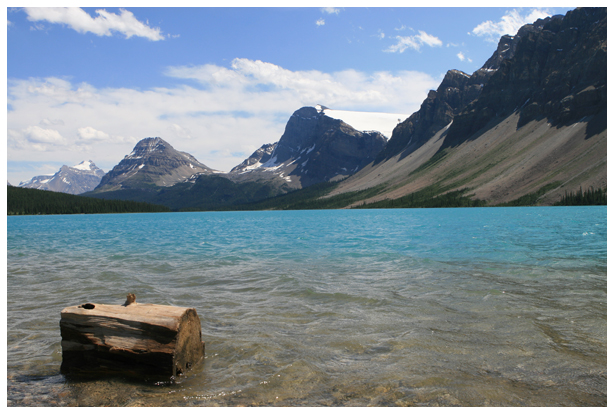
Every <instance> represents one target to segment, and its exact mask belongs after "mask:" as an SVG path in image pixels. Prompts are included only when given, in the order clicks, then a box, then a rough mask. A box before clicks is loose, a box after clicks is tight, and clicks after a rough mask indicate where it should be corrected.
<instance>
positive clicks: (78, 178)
mask: <svg viewBox="0 0 614 414" xmlns="http://www.w3.org/2000/svg"><path fill="white" fill-rule="evenodd" d="M103 176H104V171H103V170H101V169H100V168H98V167H97V166H96V164H94V162H93V161H91V160H89V161H82V162H81V163H79V164H77V165H75V166H72V167H69V166H68V165H63V166H62V167H61V168H60V170H59V171H58V172H56V173H55V174H49V175H39V176H36V177H33V178H32V179H30V180H28V181H25V182H21V183H19V186H20V187H26V188H36V189H39V190H47V191H55V192H59V193H67V194H82V193H85V192H87V191H91V190H93V189H94V188H96V186H97V185H98V184H99V183H100V180H101V178H102V177H103Z"/></svg>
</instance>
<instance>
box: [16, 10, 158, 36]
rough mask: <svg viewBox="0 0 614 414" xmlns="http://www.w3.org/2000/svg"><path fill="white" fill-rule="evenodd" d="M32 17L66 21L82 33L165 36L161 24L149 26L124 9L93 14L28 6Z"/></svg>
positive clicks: (57, 21)
mask: <svg viewBox="0 0 614 414" xmlns="http://www.w3.org/2000/svg"><path fill="white" fill-rule="evenodd" d="M24 10H25V12H26V14H27V15H28V20H30V21H33V22H37V21H47V22H49V23H57V24H65V25H67V26H68V27H70V28H72V29H73V30H76V31H77V32H79V33H87V32H91V33H94V34H95V35H98V36H111V35H112V32H119V33H122V34H123V35H124V36H126V38H131V37H132V36H137V37H144V38H146V39H149V40H154V41H155V40H163V39H164V36H163V35H162V34H161V33H160V29H159V28H152V27H149V26H148V24H145V23H142V22H140V21H138V20H137V19H136V17H134V14H132V12H129V11H128V10H124V9H121V10H120V14H119V15H117V14H114V13H109V12H107V11H106V10H104V9H100V10H96V14H98V17H95V18H92V17H91V16H90V15H89V14H88V13H87V12H85V11H84V10H83V9H81V8H79V7H25V8H24Z"/></svg>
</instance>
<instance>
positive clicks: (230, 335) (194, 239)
mask: <svg viewBox="0 0 614 414" xmlns="http://www.w3.org/2000/svg"><path fill="white" fill-rule="evenodd" d="M606 215H607V212H606V208H605V207H569V208H566V207H545V208H483V209H482V208H474V209H408V210H359V211H341V210H332V211H281V212H279V211H277V212H273V211H270V212H268V211H261V212H215V213H214V212H211V213H208V212H200V213H169V214H123V215H79V216H28V217H8V218H7V298H8V299H7V340H8V341H7V398H8V400H7V404H8V406H194V405H195V406H200V405H207V406H273V405H279V406H604V405H607V389H606V388H607V366H606V362H607V337H606V325H607V263H606V262H607V225H606ZM129 292H134V293H136V296H137V301H138V302H142V303H157V304H166V305H176V306H185V307H194V308H196V310H197V312H198V314H199V316H200V319H201V324H202V331H203V339H204V340H205V342H206V358H205V360H204V361H203V363H202V364H201V365H199V366H198V367H197V368H195V369H194V370H192V371H190V372H189V373H188V374H187V375H186V376H184V377H180V378H178V380H177V381H176V382H172V383H171V382H164V383H143V382H138V381H133V380H131V381H128V380H122V379H120V378H100V379H99V380H89V381H76V380H73V379H67V378H65V377H64V376H63V375H61V374H60V372H59V369H60V364H61V359H62V356H61V345H60V340H61V338H60V330H59V321H60V311H61V310H62V309H63V308H64V307H66V306H72V305H77V304H81V303H85V302H94V303H107V304H121V303H123V301H124V299H125V295H126V294H127V293H129Z"/></svg>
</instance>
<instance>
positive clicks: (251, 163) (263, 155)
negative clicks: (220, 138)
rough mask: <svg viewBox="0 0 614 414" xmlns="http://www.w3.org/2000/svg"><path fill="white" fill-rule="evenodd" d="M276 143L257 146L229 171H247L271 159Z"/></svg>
mask: <svg viewBox="0 0 614 414" xmlns="http://www.w3.org/2000/svg"><path fill="white" fill-rule="evenodd" d="M276 146H277V143H274V144H264V145H263V146H261V147H260V148H258V149H257V150H256V151H254V153H253V154H252V155H250V156H249V157H248V158H247V159H246V160H245V161H243V162H242V163H241V164H239V165H237V166H236V167H234V168H233V169H232V170H230V172H231V173H232V172H243V171H248V170H250V169H254V168H258V167H259V166H260V165H262V164H264V163H266V162H267V161H268V160H270V159H271V154H272V153H273V150H275V147H276Z"/></svg>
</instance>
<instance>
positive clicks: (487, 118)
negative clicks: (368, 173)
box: [376, 8, 607, 163]
mask: <svg viewBox="0 0 614 414" xmlns="http://www.w3.org/2000/svg"><path fill="white" fill-rule="evenodd" d="M606 31H607V14H606V9H605V8H596V9H576V10H573V11H570V12H569V13H567V15H566V16H565V17H563V16H553V17H550V18H547V19H540V20H537V21H536V22H535V23H533V24H528V25H525V26H523V27H522V28H521V29H520V30H519V31H518V33H517V35H516V36H507V35H506V36H503V37H502V38H501V40H500V41H499V44H498V46H497V50H496V51H495V52H494V53H493V55H492V56H491V57H490V58H489V59H488V60H487V61H486V63H485V64H484V65H483V66H482V68H480V69H479V70H477V71H476V72H474V73H473V74H472V75H471V76H469V75H467V74H464V73H463V72H460V71H456V70H451V71H449V72H448V73H447V74H446V76H445V77H444V80H443V81H442V83H441V85H440V86H439V87H438V88H437V90H436V91H430V92H429V94H428V96H427V98H426V99H425V100H424V102H423V103H422V105H421V107H420V110H419V111H418V112H416V113H414V114H412V115H411V116H410V117H409V118H408V119H406V120H405V121H404V122H402V123H401V124H399V125H398V126H397V127H396V128H395V130H394V132H393V134H392V137H391V138H390V141H389V142H388V144H387V146H386V149H385V150H384V151H383V152H382V153H381V154H379V156H378V157H377V158H376V163H379V162H381V161H383V160H386V159H390V158H391V157H393V156H395V155H397V154H400V153H401V154H402V156H406V155H407V154H410V153H412V152H413V151H415V150H416V149H417V148H419V147H420V146H421V145H422V144H424V143H425V142H426V141H427V140H428V139H430V138H431V137H432V136H433V135H434V134H435V133H436V132H437V131H440V130H441V129H442V128H444V127H446V126H447V125H450V129H449V130H448V131H447V135H446V138H445V142H444V145H443V147H444V148H445V147H450V146H454V145H458V144H459V143H460V142H463V140H465V139H468V138H469V137H470V136H471V135H472V134H474V133H476V132H478V131H479V130H480V129H481V128H483V127H484V126H486V124H488V123H489V122H496V120H497V119H501V118H503V117H506V116H508V115H510V114H511V113H513V112H515V111H520V115H521V116H520V121H519V127H520V126H522V125H524V124H526V122H528V121H529V120H531V119H539V118H544V117H546V118H548V119H549V120H550V121H551V122H552V123H553V124H561V123H567V124H569V123H573V122H576V121H577V120H579V119H581V118H582V117H584V116H587V115H591V114H596V113H598V112H600V111H602V110H604V109H605V107H606V102H607V100H606V90H607V89H606V59H607V53H606V52H607V40H606V39H607V36H606ZM452 120H454V122H453V123H452V124H450V123H451V122H452Z"/></svg>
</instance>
